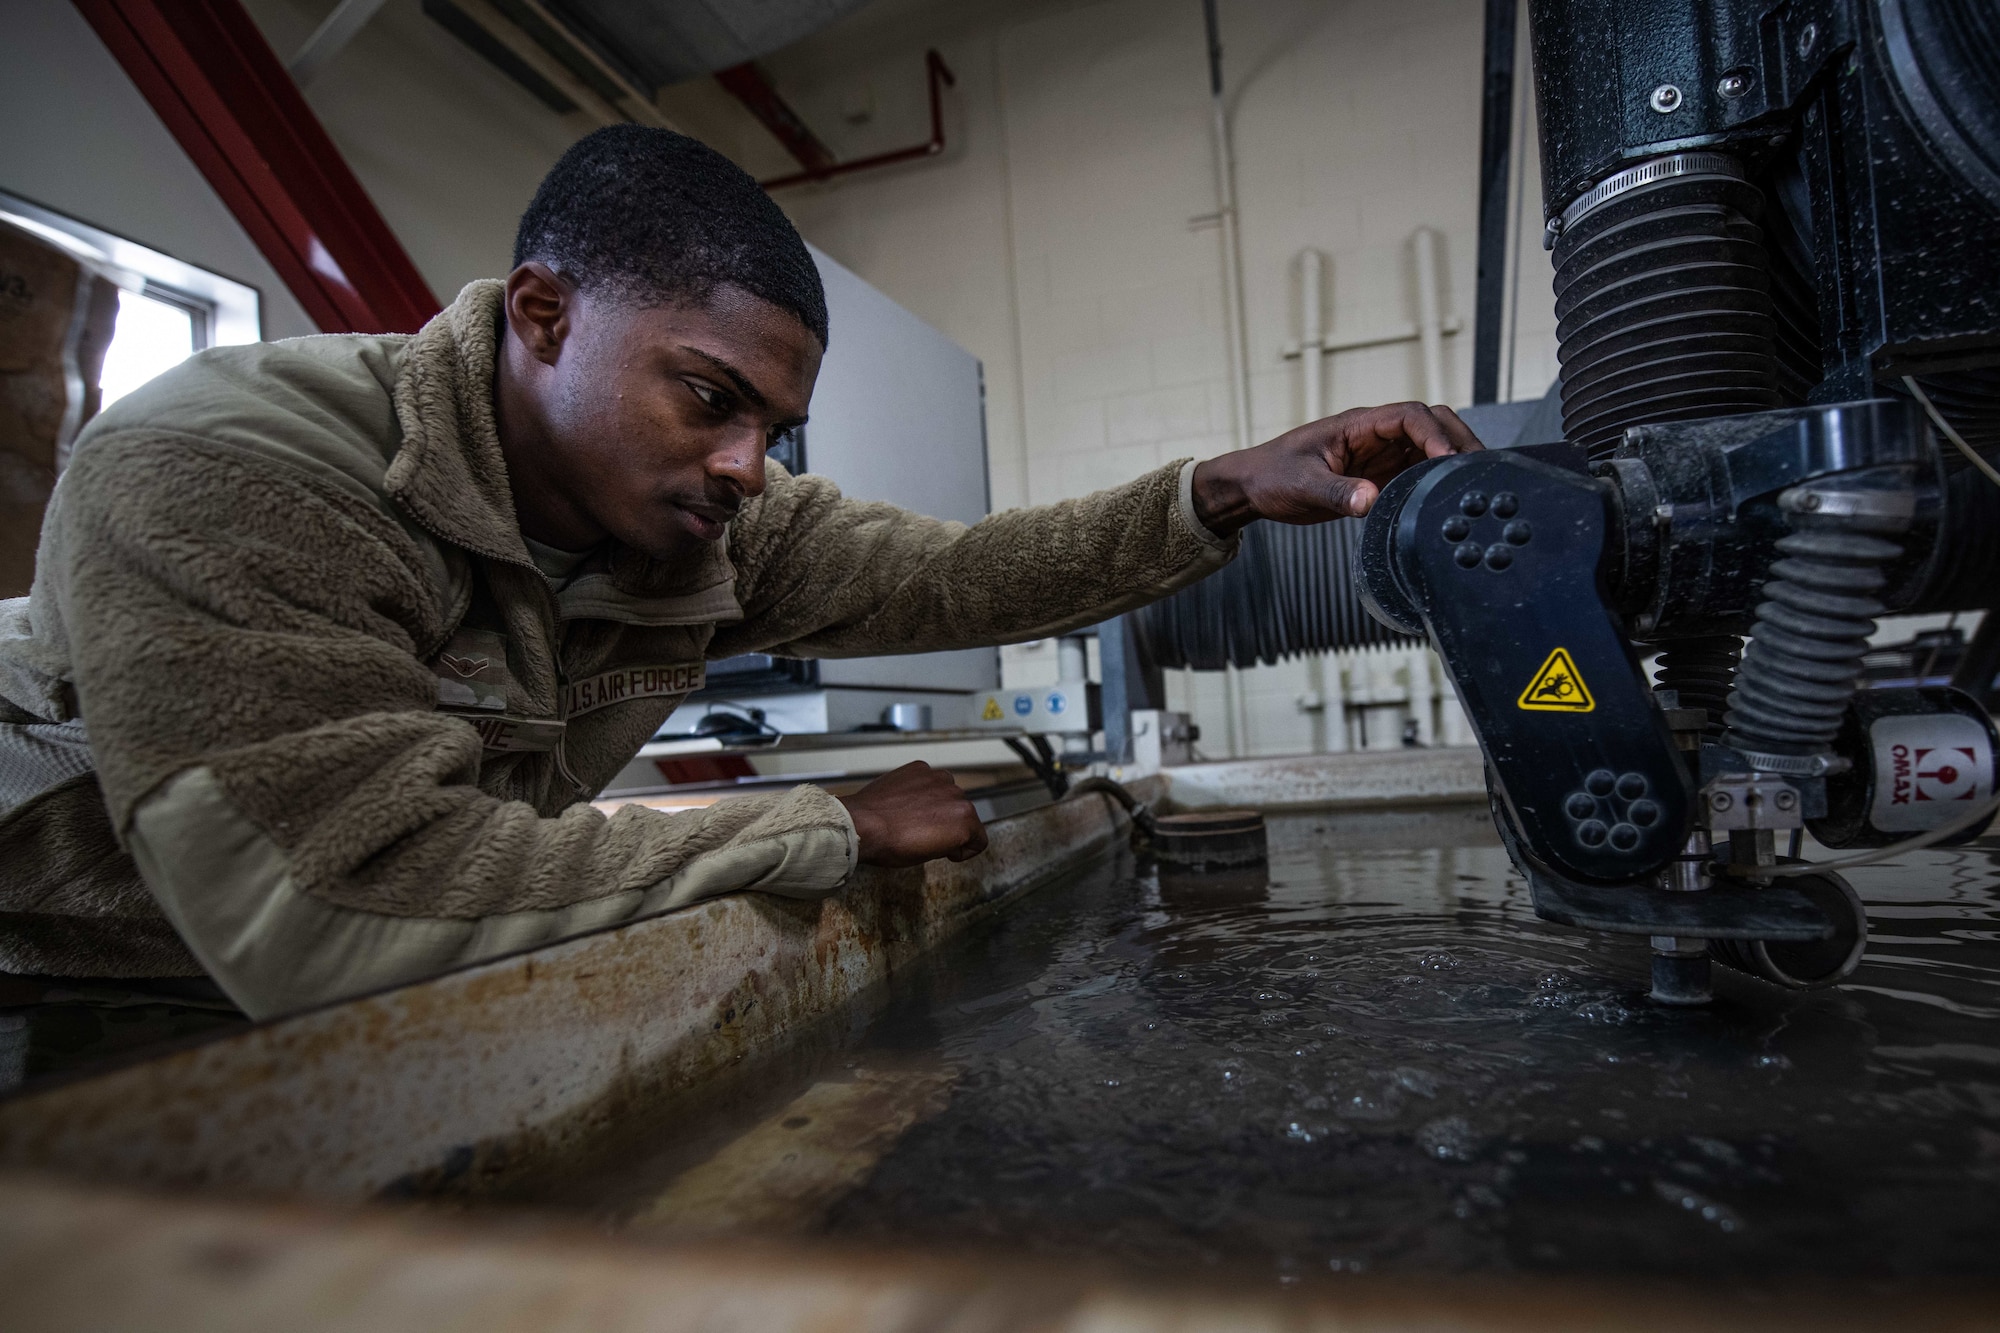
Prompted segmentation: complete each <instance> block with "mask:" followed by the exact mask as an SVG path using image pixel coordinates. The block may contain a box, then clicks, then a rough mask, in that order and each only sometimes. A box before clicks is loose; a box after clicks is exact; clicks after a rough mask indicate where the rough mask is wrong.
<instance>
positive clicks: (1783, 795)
mask: <svg viewBox="0 0 2000 1333" xmlns="http://www.w3.org/2000/svg"><path fill="white" fill-rule="evenodd" d="M1798 803H1799V794H1798V793H1797V792H1795V791H1793V790H1791V789H1790V788H1789V787H1788V788H1785V789H1784V790H1782V791H1780V792H1779V793H1778V808H1779V809H1780V810H1789V809H1791V808H1792V807H1793V806H1795V805H1797V804H1798Z"/></svg>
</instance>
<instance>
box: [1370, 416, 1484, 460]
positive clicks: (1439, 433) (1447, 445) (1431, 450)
mask: <svg viewBox="0 0 2000 1333" xmlns="http://www.w3.org/2000/svg"><path fill="white" fill-rule="evenodd" d="M1390 410H1391V411H1393V412H1394V413H1395V414H1396V417H1395V424H1396V425H1397V426H1398V427H1400V428H1401V433H1402V436H1403V438H1404V439H1406V440H1408V441H1409V442H1410V443H1411V444H1414V445H1416V446H1417V448H1419V449H1421V450H1423V451H1424V457H1426V458H1442V457H1444V455H1446V454H1450V453H1456V452H1458V450H1457V449H1456V448H1455V447H1454V446H1455V443H1456V442H1455V441H1454V440H1453V439H1452V435H1451V432H1450V431H1448V430H1446V429H1445V424H1444V420H1443V417H1450V418H1451V419H1452V420H1453V421H1455V422H1458V426H1459V428H1460V430H1464V427H1465V423H1464V422H1463V421H1459V420H1458V413H1456V412H1454V411H1452V410H1451V409H1450V408H1448V407H1429V406H1426V405H1425V404H1423V403H1397V404H1396V405H1395V407H1393V408H1391V409H1390ZM1464 433H1465V437H1466V438H1467V439H1471V440H1472V442H1473V444H1475V445H1477V444H1478V443H1479V441H1478V440H1477V439H1474V438H1473V436H1472V432H1471V431H1464Z"/></svg>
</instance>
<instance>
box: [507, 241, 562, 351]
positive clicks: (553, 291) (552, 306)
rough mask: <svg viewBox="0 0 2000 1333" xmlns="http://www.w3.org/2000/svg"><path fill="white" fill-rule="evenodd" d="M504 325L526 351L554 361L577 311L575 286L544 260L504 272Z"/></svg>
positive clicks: (531, 261)
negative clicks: (571, 318) (505, 322)
mask: <svg viewBox="0 0 2000 1333" xmlns="http://www.w3.org/2000/svg"><path fill="white" fill-rule="evenodd" d="M505 308H506V311H507V327H508V329H510V330H511V331H512V332H513V334H514V336H515V337H516V338H518V339H520V341H521V345H522V346H523V347H525V348H527V349H528V353H529V355H531V356H533V357H534V358H535V360H537V361H540V362H543V363H544V364H546V365H551V366H552V365H554V364H555V363H556V358H557V357H559V356H561V355H562V345H563V342H564V341H565V340H566V339H568V337H569V333H570V317H571V316H572V315H574V314H575V313H576V287H575V286H574V285H573V284H571V283H569V282H567V281H566V280H564V279H563V277H562V276H561V275H560V274H558V273H557V272H556V271H555V270H554V269H552V268H550V267H549V266H548V265H547V264H543V263H540V262H538V261H535V260H530V261H529V262H528V263H525V264H523V265H521V266H520V267H519V268H517V269H515V270H514V271H513V272H512V273H509V274H508V275H507V292H506V306H505Z"/></svg>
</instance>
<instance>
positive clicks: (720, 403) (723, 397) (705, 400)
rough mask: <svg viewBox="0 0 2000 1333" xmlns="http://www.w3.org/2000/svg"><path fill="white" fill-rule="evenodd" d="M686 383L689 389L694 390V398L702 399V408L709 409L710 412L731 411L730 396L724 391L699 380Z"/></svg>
mask: <svg viewBox="0 0 2000 1333" xmlns="http://www.w3.org/2000/svg"><path fill="white" fill-rule="evenodd" d="M685 383H686V384H687V386H688V388H690V389H692V390H694V396H695V397H697V398H699V399H701V402H702V406H704V407H706V408H708V409H709V410H710V411H712V412H727V411H728V410H729V395H728V394H726V393H724V392H723V391H722V390H720V389H717V388H713V387H711V386H710V385H707V384H703V383H701V382H700V381H699V380H687V381H685Z"/></svg>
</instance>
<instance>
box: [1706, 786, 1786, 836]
mask: <svg viewBox="0 0 2000 1333" xmlns="http://www.w3.org/2000/svg"><path fill="white" fill-rule="evenodd" d="M1701 803H1702V809H1703V810H1704V812H1705V814H1706V817H1707V822H1708V827H1709V828H1710V829H1711V830H1713V831H1715V832H1717V833H1734V832H1736V831H1738V830H1760V829H1795V828H1803V827H1805V811H1804V808H1803V802H1801V801H1800V800H1799V793H1798V789H1797V788H1795V787H1793V786H1792V784H1791V783H1789V782H1786V781H1785V780H1784V779H1783V778H1781V777H1775V776H1773V777H1766V776H1764V775H1763V774H1759V773H1725V774H1723V775H1721V776H1720V777H1717V778H1715V779H1714V780H1713V781H1711V782H1710V783H1709V784H1708V785H1707V786H1705V787H1703V788H1702V789H1701Z"/></svg>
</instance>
